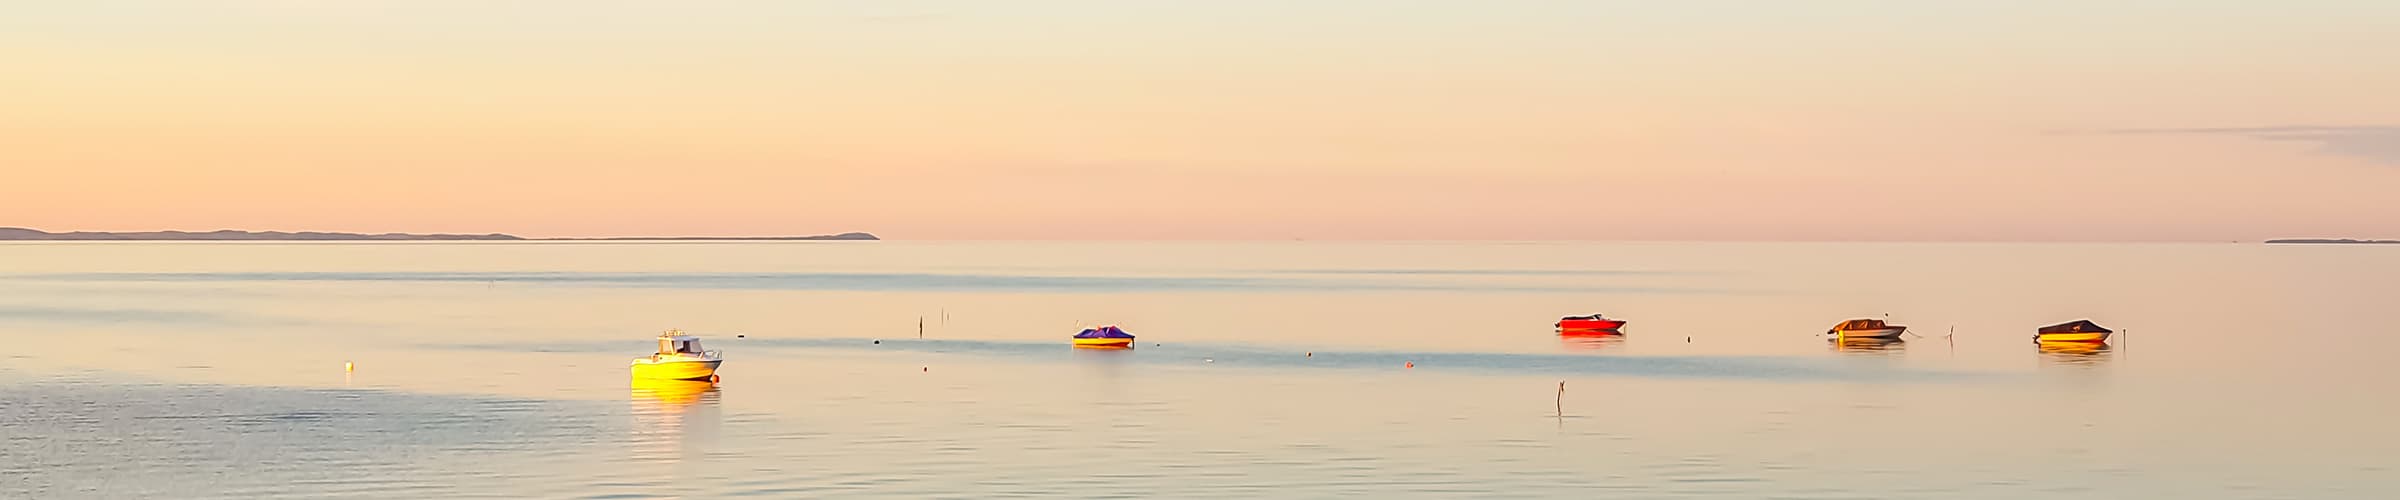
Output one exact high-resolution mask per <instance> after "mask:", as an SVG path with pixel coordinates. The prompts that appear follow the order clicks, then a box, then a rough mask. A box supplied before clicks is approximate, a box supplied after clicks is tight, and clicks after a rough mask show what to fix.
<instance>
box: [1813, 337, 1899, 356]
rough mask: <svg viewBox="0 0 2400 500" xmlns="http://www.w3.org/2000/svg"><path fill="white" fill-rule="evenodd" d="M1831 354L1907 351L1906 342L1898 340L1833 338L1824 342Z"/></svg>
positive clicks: (1871, 353)
mask: <svg viewBox="0 0 2400 500" xmlns="http://www.w3.org/2000/svg"><path fill="white" fill-rule="evenodd" d="M1825 344H1826V345H1828V346H1831V347H1832V348H1833V352H1838V353H1842V354H1855V355H1868V356H1872V355H1890V354H1895V353H1899V352H1901V351H1906V350H1908V342H1907V341H1904V340H1900V339H1866V338H1835V339H1829V340H1826V341H1825Z"/></svg>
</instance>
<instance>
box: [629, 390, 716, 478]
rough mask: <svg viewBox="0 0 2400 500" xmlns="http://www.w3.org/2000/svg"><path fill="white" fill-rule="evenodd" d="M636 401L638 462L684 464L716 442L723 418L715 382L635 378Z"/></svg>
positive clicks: (635, 438)
mask: <svg viewBox="0 0 2400 500" xmlns="http://www.w3.org/2000/svg"><path fill="white" fill-rule="evenodd" d="M632 399H633V420H634V429H633V434H634V441H635V444H636V447H635V449H634V458H636V459H640V460H654V461H665V462H676V461H681V460H682V459H683V458H685V457H687V456H697V455H698V454H699V453H700V452H701V450H697V449H694V446H698V445H706V444H709V443H711V442H714V441H715V440H716V435H717V424H718V423H719V421H720V420H722V418H723V417H722V416H721V415H719V414H718V412H717V400H718V392H717V384H716V383H714V382H709V381H705V380H652V379H634V381H633V396H632Z"/></svg>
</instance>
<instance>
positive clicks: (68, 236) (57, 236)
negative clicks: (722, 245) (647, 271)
mask: <svg viewBox="0 0 2400 500" xmlns="http://www.w3.org/2000/svg"><path fill="white" fill-rule="evenodd" d="M881 239H882V238H877V237H875V235H873V234H867V233H855V232H853V233H840V234H824V235H813V236H634V237H615V238H526V237H521V236H515V235H509V234H501V233H491V234H411V233H381V234H365V233H333V232H316V231H302V232H283V231H237V230H232V229H223V230H217V231H208V232H189V231H143V232H123V233H118V232H105V231H73V232H65V233H53V232H49V231H42V230H38V229H27V228H21V227H0V241H876V240H881Z"/></svg>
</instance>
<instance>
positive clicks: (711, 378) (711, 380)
mask: <svg viewBox="0 0 2400 500" xmlns="http://www.w3.org/2000/svg"><path fill="white" fill-rule="evenodd" d="M718 380H722V379H719V378H717V376H716V375H709V376H708V383H711V384H714V383H717V381H718Z"/></svg>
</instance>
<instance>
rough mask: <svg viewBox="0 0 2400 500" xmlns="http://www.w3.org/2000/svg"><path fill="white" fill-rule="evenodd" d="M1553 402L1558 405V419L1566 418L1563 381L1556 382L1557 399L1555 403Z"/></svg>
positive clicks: (1565, 390) (1565, 384) (1565, 398)
mask: <svg viewBox="0 0 2400 500" xmlns="http://www.w3.org/2000/svg"><path fill="white" fill-rule="evenodd" d="M1554 402H1555V403H1557V404H1558V417H1559V418H1566V417H1567V381H1565V380H1560V381H1558V399H1557V400H1556V401H1554Z"/></svg>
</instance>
